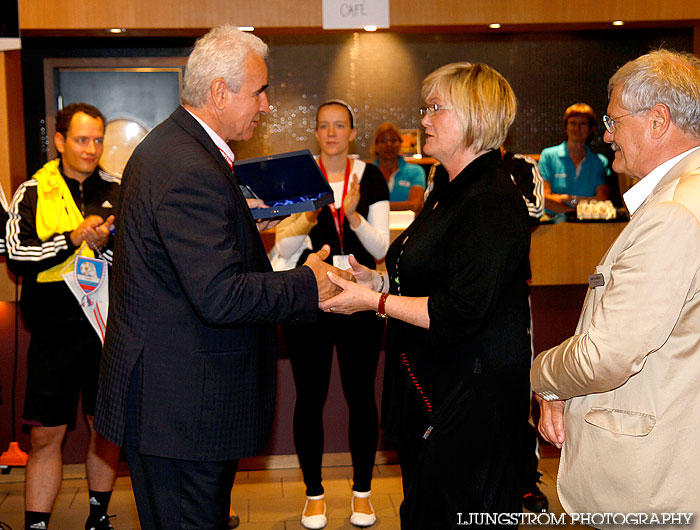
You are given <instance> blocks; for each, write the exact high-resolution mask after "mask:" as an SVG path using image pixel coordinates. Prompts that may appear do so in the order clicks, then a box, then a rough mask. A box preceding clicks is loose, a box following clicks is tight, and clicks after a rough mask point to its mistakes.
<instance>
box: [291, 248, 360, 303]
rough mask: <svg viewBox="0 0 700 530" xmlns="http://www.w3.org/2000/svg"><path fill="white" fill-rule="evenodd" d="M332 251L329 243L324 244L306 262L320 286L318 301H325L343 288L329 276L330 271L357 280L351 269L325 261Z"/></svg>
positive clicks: (305, 264) (350, 279) (344, 277)
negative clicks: (338, 266)
mask: <svg viewBox="0 0 700 530" xmlns="http://www.w3.org/2000/svg"><path fill="white" fill-rule="evenodd" d="M330 253H331V248H330V247H329V246H328V245H323V247H322V248H321V250H319V251H318V252H314V253H313V254H311V255H310V256H309V257H308V258H307V259H306V261H305V262H304V266H305V267H309V268H310V269H311V270H312V271H313V273H314V276H315V277H316V285H317V286H318V301H319V302H323V301H324V300H327V299H329V298H331V297H333V296H335V295H337V294H339V293H340V292H341V291H342V290H343V289H341V288H340V287H339V286H338V285H336V284H334V283H333V282H331V281H330V279H329V278H328V273H329V272H332V273H334V274H335V275H337V276H340V277H341V278H343V279H345V280H348V281H351V282H355V281H356V280H355V276H354V275H353V274H352V273H351V272H350V271H344V270H341V269H339V268H337V267H333V266H332V265H329V264H328V263H326V262H325V260H326V259H327V258H328V256H329V255H330Z"/></svg>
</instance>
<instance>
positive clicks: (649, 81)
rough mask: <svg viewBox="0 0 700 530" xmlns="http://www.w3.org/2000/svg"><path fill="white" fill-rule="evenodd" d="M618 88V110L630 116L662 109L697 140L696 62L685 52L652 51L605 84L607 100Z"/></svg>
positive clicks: (699, 96)
mask: <svg viewBox="0 0 700 530" xmlns="http://www.w3.org/2000/svg"><path fill="white" fill-rule="evenodd" d="M616 86H621V87H622V93H621V98H620V100H621V103H622V106H623V107H625V108H626V109H627V110H629V111H630V112H631V113H632V114H636V113H638V112H643V111H646V110H649V109H651V108H652V107H653V106H654V105H656V104H657V103H662V104H664V105H666V106H667V107H668V108H669V110H670V112H671V121H672V122H673V123H675V124H676V125H677V126H678V127H679V128H680V129H681V130H682V131H683V132H684V133H686V134H688V135H690V136H693V137H695V138H700V59H698V58H697V57H696V56H695V55H693V54H690V53H687V52H676V51H670V50H655V51H653V52H650V53H648V54H646V55H642V56H641V57H638V58H637V59H635V60H634V61H630V62H628V63H627V64H625V65H624V66H622V68H620V69H619V70H618V71H617V72H616V73H615V75H613V76H612V77H611V78H610V81H609V82H608V98H609V97H610V96H611V95H612V91H613V89H614V88H615V87H616Z"/></svg>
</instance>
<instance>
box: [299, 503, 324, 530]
mask: <svg viewBox="0 0 700 530" xmlns="http://www.w3.org/2000/svg"><path fill="white" fill-rule="evenodd" d="M322 500H323V494H321V495H316V496H315V497H308V496H307V497H306V502H305V503H304V510H303V511H302V512H301V526H303V527H304V528H308V529H309V530H319V529H320V528H325V526H326V524H328V518H327V517H326V502H325V501H323V513H320V514H317V515H304V513H305V512H306V507H307V506H308V504H309V501H322Z"/></svg>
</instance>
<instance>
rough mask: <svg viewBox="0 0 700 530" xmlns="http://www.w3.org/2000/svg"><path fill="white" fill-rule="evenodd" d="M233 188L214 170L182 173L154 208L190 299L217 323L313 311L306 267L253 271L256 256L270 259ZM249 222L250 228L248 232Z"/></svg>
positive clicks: (314, 292) (314, 301) (312, 289)
mask: <svg viewBox="0 0 700 530" xmlns="http://www.w3.org/2000/svg"><path fill="white" fill-rule="evenodd" d="M235 186H236V185H235V183H234V182H233V181H232V180H230V179H229V178H228V177H226V176H225V175H224V174H222V172H221V171H218V170H214V169H212V167H211V166H207V165H203V166H202V167H200V168H198V169H190V170H188V171H182V172H179V173H178V174H177V175H175V176H172V181H171V184H170V186H169V189H168V190H167V192H166V193H165V194H164V196H163V198H162V200H161V201H160V204H159V205H158V207H157V208H156V210H155V223H156V232H157V234H158V237H159V238H160V242H161V244H162V246H163V248H164V249H165V252H166V254H167V256H168V259H169V260H170V264H171V266H172V269H173V270H174V272H175V275H176V276H177V280H178V283H179V286H180V288H181V289H182V291H183V292H184V294H185V297H186V298H187V300H188V302H189V303H190V305H191V306H192V308H193V309H194V311H195V312H196V313H197V314H198V316H199V317H200V318H201V319H202V320H203V321H204V322H206V323H208V324H213V325H216V324H265V323H269V324H272V323H276V322H280V321H283V320H287V319H289V318H294V317H295V315H294V314H295V312H296V313H299V314H304V313H312V314H315V311H314V308H315V307H316V304H317V303H318V293H317V288H316V282H315V279H314V275H313V272H312V271H311V269H309V268H308V267H300V268H298V269H294V270H292V271H286V272H279V273H272V272H269V263H265V267H264V268H262V267H257V270H260V269H261V268H262V269H263V270H264V271H265V272H250V271H251V263H250V260H251V259H253V258H252V256H256V255H257V254H260V255H261V258H260V259H264V260H267V258H266V256H265V253H264V249H262V243H261V242H260V241H259V235H258V233H257V230H256V229H255V228H254V225H252V224H251V223H253V221H252V218H251V216H250V212H249V210H248V206H247V205H246V203H245V200H244V199H243V198H242V196H240V193H239V192H238V190H237V189H236V188H235ZM246 224H251V226H252V227H253V228H252V229H250V230H248V229H243V227H245V225H246ZM256 247H260V249H258V248H256ZM258 250H259V252H258ZM204 256H205V258H203V257H204ZM252 270H256V268H252Z"/></svg>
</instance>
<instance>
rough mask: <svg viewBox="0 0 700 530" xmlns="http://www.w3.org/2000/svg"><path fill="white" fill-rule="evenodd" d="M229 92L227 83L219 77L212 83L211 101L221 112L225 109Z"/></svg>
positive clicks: (210, 88)
mask: <svg viewBox="0 0 700 530" xmlns="http://www.w3.org/2000/svg"><path fill="white" fill-rule="evenodd" d="M227 91H228V86H226V81H224V80H223V79H222V78H220V77H219V78H217V79H214V81H212V82H211V86H210V87H209V93H210V94H211V99H212V101H213V102H214V106H215V107H216V108H217V109H219V110H220V109H223V108H224V103H225V101H226V93H227Z"/></svg>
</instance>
